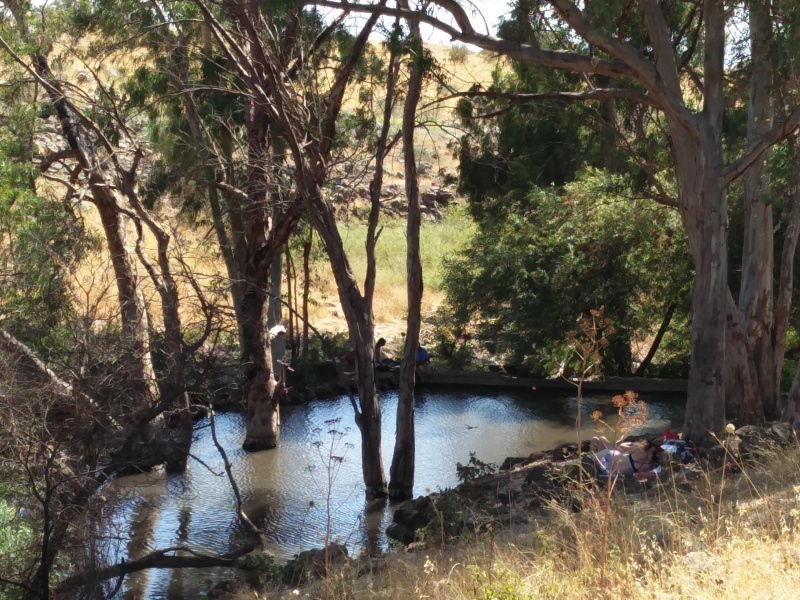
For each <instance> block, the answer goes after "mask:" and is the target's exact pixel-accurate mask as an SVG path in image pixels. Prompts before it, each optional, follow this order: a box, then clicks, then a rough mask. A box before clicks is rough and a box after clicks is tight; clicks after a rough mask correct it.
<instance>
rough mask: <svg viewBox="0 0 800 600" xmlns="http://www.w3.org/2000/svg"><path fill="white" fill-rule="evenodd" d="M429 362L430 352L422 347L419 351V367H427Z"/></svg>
mask: <svg viewBox="0 0 800 600" xmlns="http://www.w3.org/2000/svg"><path fill="white" fill-rule="evenodd" d="M429 362H431V357H430V356H429V355H428V351H427V350H426V349H425V348H423V347H422V346H420V347H419V350H417V366H418V367H419V366H422V365H427V364H428V363H429Z"/></svg>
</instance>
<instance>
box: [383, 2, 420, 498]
mask: <svg viewBox="0 0 800 600" xmlns="http://www.w3.org/2000/svg"><path fill="white" fill-rule="evenodd" d="M406 6H407V3H406ZM409 25H410V27H411V37H410V50H411V52H412V55H413V57H412V64H411V73H410V78H409V83H408V94H407V96H406V102H405V107H404V109H403V163H404V167H405V179H406V181H405V184H406V197H407V199H408V220H407V226H406V243H407V250H406V272H407V282H406V286H407V291H408V316H407V318H406V345H405V349H404V350H403V362H402V363H401V365H400V392H399V395H398V398H397V427H396V430H395V443H394V455H393V456H392V466H391V468H390V471H389V474H390V480H389V497H390V498H393V499H405V498H411V497H412V495H413V493H414V452H415V438H414V387H415V384H416V367H417V363H416V356H417V349H418V348H419V334H420V325H421V320H422V315H421V311H422V291H423V282H422V262H421V259H420V249H419V246H420V224H421V219H422V215H421V212H420V204H419V181H418V178H417V162H416V161H417V158H416V154H415V152H414V128H415V127H416V116H417V105H418V104H419V98H420V94H421V91H422V76H423V70H424V66H423V59H424V57H423V56H422V53H423V47H422V38H421V36H420V32H419V24H418V23H415V22H411V23H409Z"/></svg>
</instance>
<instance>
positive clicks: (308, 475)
mask: <svg viewBox="0 0 800 600" xmlns="http://www.w3.org/2000/svg"><path fill="white" fill-rule="evenodd" d="M642 399H643V400H645V401H646V402H647V405H648V408H649V420H648V422H647V423H646V424H645V425H644V426H642V427H640V428H638V429H637V430H635V431H634V432H636V433H638V432H641V431H643V430H646V431H661V430H663V429H665V428H668V427H675V426H680V423H681V421H682V418H683V410H684V404H685V399H684V398H682V397H674V396H659V395H654V396H649V397H648V396H645V395H642ZM381 406H382V410H383V446H382V448H383V461H384V467H385V469H386V471H387V473H388V467H389V462H390V461H391V456H392V450H393V445H394V429H395V412H396V407H397V393H396V392H394V391H392V392H385V393H383V394H382V400H381ZM595 410H600V411H601V412H602V413H603V415H604V417H603V418H604V420H606V421H607V422H609V423H612V424H613V422H614V416H615V415H614V408H613V406H612V405H611V396H610V395H597V394H593V395H592V396H590V397H588V398H584V403H583V410H582V413H583V422H584V423H585V425H584V427H585V432H584V436H588V435H591V431H592V428H593V423H592V422H591V419H590V417H589V415H590V414H591V413H592V412H593V411H595ZM576 413H577V400H576V399H575V397H574V396H573V397H569V396H566V395H565V394H564V393H563V392H560V393H550V392H543V391H535V390H525V391H519V390H514V391H507V390H504V391H497V390H486V389H482V388H470V389H450V388H448V389H447V390H443V389H437V390H433V389H432V390H425V391H423V392H422V393H421V395H420V398H419V399H418V401H417V404H416V417H415V428H416V448H417V450H416V480H415V495H420V494H423V493H426V492H427V491H428V490H431V491H434V490H438V489H445V488H448V487H453V486H455V485H457V484H458V479H457V476H456V468H455V467H456V463H457V462H462V463H466V462H467V461H468V460H469V458H470V452H475V454H476V457H477V458H478V459H480V460H481V461H484V462H487V463H497V464H500V463H501V462H502V461H503V460H504V459H505V458H506V457H507V456H526V455H528V454H530V453H531V452H534V451H537V450H544V449H548V448H553V447H555V446H557V445H558V444H561V443H564V442H568V441H574V440H575V438H576V433H575V415H576ZM216 429H217V435H218V438H219V440H220V442H221V444H222V445H223V447H224V448H225V450H226V452H227V454H228V456H229V458H230V460H231V463H232V465H233V472H234V474H235V477H236V480H237V482H238V484H239V487H240V489H241V492H242V496H243V500H244V505H245V512H246V513H247V514H248V515H249V516H250V517H251V518H252V519H253V520H254V521H255V522H256V523H257V524H259V525H260V526H261V527H263V528H264V530H265V531H266V535H267V539H268V548H267V550H269V551H270V552H271V553H273V554H274V555H275V557H276V558H277V559H278V560H285V559H287V558H291V557H292V556H293V555H294V554H296V553H298V552H300V551H302V550H307V549H309V548H313V547H320V546H322V545H323V539H324V537H325V531H326V523H327V515H328V509H330V513H331V522H332V527H331V538H332V539H333V540H335V541H339V542H342V543H346V544H347V545H348V547H349V549H350V551H351V554H354V553H355V554H357V553H358V552H361V551H363V550H370V549H385V548H386V547H387V546H390V545H391V543H390V542H389V541H388V540H387V539H386V536H385V534H384V531H385V529H386V527H387V526H388V525H389V523H390V522H391V507H390V506H384V505H381V506H378V507H377V508H376V509H373V510H371V511H370V514H366V511H365V501H364V497H363V495H364V492H363V489H364V488H363V484H362V481H361V472H360V468H361V467H360V453H361V450H360V439H359V434H358V430H357V429H356V427H355V424H354V421H353V410H352V407H351V405H350V402H349V400H348V399H347V397H345V396H342V397H339V398H336V399H333V400H322V401H314V402H310V403H308V404H306V405H304V406H293V407H284V408H283V409H282V429H281V444H280V447H279V448H278V449H276V450H271V451H266V452H257V453H254V454H248V453H245V452H243V451H242V450H241V448H240V444H241V441H242V439H243V437H242V436H243V431H244V415H243V414H241V413H224V414H218V415H217V418H216ZM195 436H196V441H195V443H194V445H193V447H192V454H193V456H194V458H193V459H192V460H191V461H190V466H189V469H188V471H187V472H186V473H185V474H183V475H180V476H172V477H168V476H166V475H164V474H163V473H160V472H157V473H150V474H146V475H140V476H134V477H126V478H122V479H120V480H118V481H115V482H113V484H112V485H111V486H109V489H108V490H106V495H107V496H108V497H109V498H112V499H113V501H112V502H111V506H110V507H109V511H110V514H111V520H112V522H113V523H114V525H113V527H112V530H113V531H112V535H111V536H110V539H111V540H113V543H111V544H109V548H108V550H107V551H108V553H109V554H110V555H111V557H112V558H114V557H116V558H121V557H124V556H131V557H136V556H138V555H141V554H142V553H144V552H146V551H148V550H154V549H158V548H166V547H170V546H176V545H184V546H189V547H191V548H193V549H195V550H197V551H204V552H219V553H223V552H227V551H230V550H231V549H232V548H235V547H238V546H239V545H241V544H243V543H244V541H245V538H244V532H243V531H242V530H241V529H240V527H239V525H238V522H237V519H236V517H235V502H234V496H233V493H232V492H231V489H230V486H229V485H228V481H227V478H226V477H225V475H224V468H223V464H222V460H221V458H220V456H219V453H218V452H217V449H216V447H215V446H214V444H213V440H212V439H211V434H210V429H209V424H208V420H207V419H205V420H203V421H200V422H199V423H197V424H196V431H195ZM331 456H336V457H339V458H341V460H333V461H331V460H330V457H331ZM328 464H333V467H332V470H329V469H328V466H327V465H328ZM329 474H330V480H331V481H332V483H331V484H330V485H329V484H328V481H329ZM328 492H330V495H328ZM225 575H226V574H225V573H224V572H223V571H221V570H211V569H204V570H183V571H173V572H170V571H155V570H153V571H149V572H143V573H139V574H136V575H134V576H132V577H131V578H130V579H129V580H128V581H127V583H126V591H125V592H124V596H123V597H126V598H134V597H135V598H147V599H160V598H191V597H199V596H201V595H204V594H205V592H206V591H207V590H208V589H209V587H210V581H211V580H213V579H215V578H218V577H223V576H225Z"/></svg>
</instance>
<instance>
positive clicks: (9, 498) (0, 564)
mask: <svg viewBox="0 0 800 600" xmlns="http://www.w3.org/2000/svg"><path fill="white" fill-rule="evenodd" d="M7 475H8V473H3V476H4V477H5V476H7ZM18 512H19V511H18V506H17V504H16V503H15V502H14V500H13V492H12V489H11V486H10V485H9V484H8V483H3V484H0V573H2V574H3V575H4V576H10V577H14V576H15V575H16V574H17V573H19V574H22V573H23V572H24V571H25V569H27V568H28V567H29V565H30V564H31V561H32V560H35V559H34V556H33V552H32V551H33V550H34V549H35V543H36V537H35V532H34V529H33V528H32V527H31V526H30V523H29V522H28V519H27V518H24V517H22V516H20V515H19V514H18ZM16 579H17V580H24V577H23V576H19V577H17V578H16ZM18 592H19V590H18V589H17V588H13V587H10V586H4V585H2V584H0V597H2V598H7V599H8V600H13V599H14V598H19V597H21V594H19V593H18Z"/></svg>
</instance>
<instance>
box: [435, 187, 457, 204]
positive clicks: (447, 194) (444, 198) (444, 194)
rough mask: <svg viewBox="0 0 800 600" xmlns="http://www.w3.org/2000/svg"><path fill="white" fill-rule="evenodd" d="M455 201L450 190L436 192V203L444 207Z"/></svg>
mask: <svg viewBox="0 0 800 600" xmlns="http://www.w3.org/2000/svg"><path fill="white" fill-rule="evenodd" d="M452 199H453V192H451V191H450V190H446V189H444V190H439V191H437V192H436V201H437V202H438V203H440V204H442V205H444V206H447V205H448V204H450V201H451V200H452Z"/></svg>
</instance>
